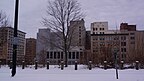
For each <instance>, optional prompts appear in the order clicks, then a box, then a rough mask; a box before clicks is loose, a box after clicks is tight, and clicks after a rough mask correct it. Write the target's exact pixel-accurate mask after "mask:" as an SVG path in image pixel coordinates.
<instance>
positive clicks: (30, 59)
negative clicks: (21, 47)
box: [25, 38, 36, 64]
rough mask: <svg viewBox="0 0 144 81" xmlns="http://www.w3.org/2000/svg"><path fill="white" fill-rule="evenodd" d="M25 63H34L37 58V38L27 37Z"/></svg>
mask: <svg viewBox="0 0 144 81" xmlns="http://www.w3.org/2000/svg"><path fill="white" fill-rule="evenodd" d="M25 50H26V52H25V63H26V64H34V61H35V58H36V39H34V38H26V49H25Z"/></svg>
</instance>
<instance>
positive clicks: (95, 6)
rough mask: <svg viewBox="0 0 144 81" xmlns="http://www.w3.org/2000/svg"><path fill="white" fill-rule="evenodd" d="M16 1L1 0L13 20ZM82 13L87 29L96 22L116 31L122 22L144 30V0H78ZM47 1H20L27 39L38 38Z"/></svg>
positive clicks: (21, 17)
mask: <svg viewBox="0 0 144 81" xmlns="http://www.w3.org/2000/svg"><path fill="white" fill-rule="evenodd" d="M14 1H15V0H0V10H3V11H5V12H6V13H7V14H8V15H9V16H10V18H11V20H13V17H12V16H13V10H14ZM78 1H79V2H80V4H81V7H82V11H83V12H84V13H85V14H86V18H85V22H86V27H87V29H90V23H92V22H95V21H108V22H109V27H110V28H111V29H114V28H115V27H116V25H119V24H120V23H121V22H128V23H130V24H137V29H143V30H144V23H143V22H144V14H143V13H144V9H143V8H144V1H143V0H78ZM46 3H47V0H20V15H19V20H20V22H19V29H20V30H22V31H24V32H26V33H27V37H36V33H37V30H38V28H41V27H42V25H41V24H40V21H41V18H42V17H43V16H44V15H45V9H46Z"/></svg>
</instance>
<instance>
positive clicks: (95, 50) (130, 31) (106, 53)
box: [91, 23, 144, 63]
mask: <svg viewBox="0 0 144 81" xmlns="http://www.w3.org/2000/svg"><path fill="white" fill-rule="evenodd" d="M91 26H92V27H91V60H92V61H93V62H94V63H103V61H104V60H107V61H108V62H113V61H114V49H115V48H116V49H117V50H118V52H117V55H118V62H120V61H124V62H127V63H129V62H134V61H136V60H140V57H141V56H143V55H144V47H143V46H144V38H143V37H144V32H143V31H137V30H136V25H128V23H121V25H120V30H106V29H108V28H107V27H105V28H106V29H105V28H104V30H106V31H104V33H99V31H93V30H96V29H95V28H96V27H95V26H93V25H91ZM99 27H100V26H99ZM101 28H102V27H101ZM98 29H99V28H98ZM98 29H97V30H98ZM96 32H98V33H96ZM100 32H102V31H100ZM141 61H142V60H141Z"/></svg>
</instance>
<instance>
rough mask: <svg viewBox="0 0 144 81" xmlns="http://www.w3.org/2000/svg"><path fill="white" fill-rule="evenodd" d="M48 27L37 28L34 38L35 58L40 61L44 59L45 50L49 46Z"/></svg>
mask: <svg viewBox="0 0 144 81" xmlns="http://www.w3.org/2000/svg"><path fill="white" fill-rule="evenodd" d="M49 40H50V29H48V28H45V29H39V31H38V33H37V40H36V59H35V60H38V61H39V62H40V63H41V62H45V61H46V56H47V55H46V52H47V50H48V49H49V48H50V42H49Z"/></svg>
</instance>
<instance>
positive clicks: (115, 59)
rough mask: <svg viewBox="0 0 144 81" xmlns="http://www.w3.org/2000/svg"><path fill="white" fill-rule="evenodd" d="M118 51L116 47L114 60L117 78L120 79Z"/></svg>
mask: <svg viewBox="0 0 144 81" xmlns="http://www.w3.org/2000/svg"><path fill="white" fill-rule="evenodd" d="M117 52H118V49H117V48H114V61H115V69H116V79H118V67H117V66H118V64H117Z"/></svg>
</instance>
